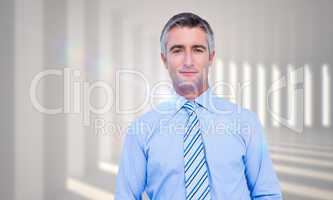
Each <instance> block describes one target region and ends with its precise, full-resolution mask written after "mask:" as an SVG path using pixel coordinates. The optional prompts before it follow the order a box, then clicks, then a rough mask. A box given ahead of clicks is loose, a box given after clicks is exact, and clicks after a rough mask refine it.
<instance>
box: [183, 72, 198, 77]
mask: <svg viewBox="0 0 333 200" xmlns="http://www.w3.org/2000/svg"><path fill="white" fill-rule="evenodd" d="M197 73H198V72H180V74H181V75H183V76H193V75H195V74H197Z"/></svg>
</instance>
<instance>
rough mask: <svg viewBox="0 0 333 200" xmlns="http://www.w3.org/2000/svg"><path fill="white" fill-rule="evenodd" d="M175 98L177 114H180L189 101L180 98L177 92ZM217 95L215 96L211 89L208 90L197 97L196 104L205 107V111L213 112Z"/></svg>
mask: <svg viewBox="0 0 333 200" xmlns="http://www.w3.org/2000/svg"><path fill="white" fill-rule="evenodd" d="M174 98H175V104H176V105H175V106H176V112H178V111H179V110H180V109H181V108H182V107H183V105H184V104H185V103H186V101H188V100H187V99H186V98H185V97H183V96H180V95H179V94H177V93H176V92H174ZM214 98H215V95H214V94H213V91H212V89H211V88H208V89H207V90H206V91H204V92H203V93H202V94H201V95H200V96H198V97H196V98H195V99H194V102H196V103H197V104H198V105H199V106H200V107H203V108H204V109H206V110H208V111H211V112H213V111H214V109H213V108H214V106H213V105H212V103H213V102H214V101H213V100H214Z"/></svg>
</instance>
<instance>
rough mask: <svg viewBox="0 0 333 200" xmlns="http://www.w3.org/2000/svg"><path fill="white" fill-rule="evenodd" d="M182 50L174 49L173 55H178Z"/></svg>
mask: <svg viewBox="0 0 333 200" xmlns="http://www.w3.org/2000/svg"><path fill="white" fill-rule="evenodd" d="M181 51H182V50H181V49H179V48H178V49H173V50H172V51H171V53H173V54H177V53H180V52H181Z"/></svg>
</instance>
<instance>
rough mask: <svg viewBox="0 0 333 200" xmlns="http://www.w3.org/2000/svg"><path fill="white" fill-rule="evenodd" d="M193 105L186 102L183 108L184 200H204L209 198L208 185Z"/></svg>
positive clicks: (203, 148)
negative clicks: (185, 117)
mask: <svg viewBox="0 0 333 200" xmlns="http://www.w3.org/2000/svg"><path fill="white" fill-rule="evenodd" d="M195 107H196V105H195V103H194V102H192V101H187V102H186V103H185V104H184V106H183V108H184V109H185V110H186V111H187V113H188V120H187V123H186V127H185V135H184V170H185V189H186V200H192V199H193V200H194V199H195V200H206V199H211V197H210V185H209V179H208V169H207V162H206V156H205V147H204V144H203V141H202V135H201V130H200V126H199V119H198V116H197V114H196V112H195Z"/></svg>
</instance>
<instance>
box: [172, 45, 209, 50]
mask: <svg viewBox="0 0 333 200" xmlns="http://www.w3.org/2000/svg"><path fill="white" fill-rule="evenodd" d="M177 48H180V49H181V48H184V45H180V44H176V45H173V46H172V47H171V48H170V49H169V51H172V50H173V49H177ZM192 48H201V49H204V50H206V49H207V47H205V46H204V45H200V44H196V45H193V46H192Z"/></svg>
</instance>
